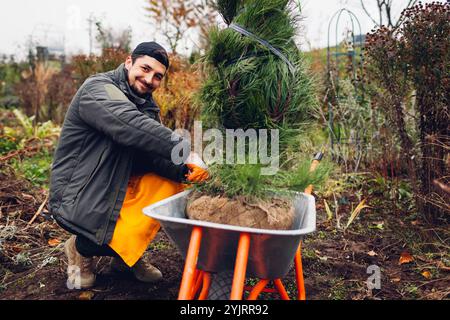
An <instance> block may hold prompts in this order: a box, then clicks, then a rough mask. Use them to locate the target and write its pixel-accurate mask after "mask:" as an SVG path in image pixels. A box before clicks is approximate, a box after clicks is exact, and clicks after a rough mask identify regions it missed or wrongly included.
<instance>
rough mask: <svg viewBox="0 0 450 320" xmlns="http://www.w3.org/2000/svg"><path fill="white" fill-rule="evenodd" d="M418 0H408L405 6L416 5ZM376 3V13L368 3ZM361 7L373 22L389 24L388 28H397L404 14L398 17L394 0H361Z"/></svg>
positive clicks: (380, 24)
mask: <svg viewBox="0 0 450 320" xmlns="http://www.w3.org/2000/svg"><path fill="white" fill-rule="evenodd" d="M417 1H418V0H408V2H407V3H406V5H405V6H403V8H409V7H412V6H414V5H415V4H416V3H417ZM374 2H375V3H376V5H377V10H376V13H374V12H373V11H374V10H370V9H368V8H367V4H368V3H374ZM360 3H361V7H362V9H363V10H364V12H365V13H366V15H367V16H368V17H369V18H370V19H371V20H372V22H373V23H374V24H375V26H377V27H381V26H387V27H388V28H397V27H398V26H399V25H400V23H401V20H402V16H400V18H398V19H396V17H395V13H394V8H393V3H394V0H360Z"/></svg>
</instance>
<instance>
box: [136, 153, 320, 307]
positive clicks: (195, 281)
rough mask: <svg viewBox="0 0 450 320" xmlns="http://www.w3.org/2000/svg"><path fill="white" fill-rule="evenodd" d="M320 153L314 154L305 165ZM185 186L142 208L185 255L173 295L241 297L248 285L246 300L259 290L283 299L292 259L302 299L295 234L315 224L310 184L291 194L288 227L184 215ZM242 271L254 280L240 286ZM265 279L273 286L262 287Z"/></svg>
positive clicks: (298, 244)
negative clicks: (270, 227) (290, 223)
mask: <svg viewBox="0 0 450 320" xmlns="http://www.w3.org/2000/svg"><path fill="white" fill-rule="evenodd" d="M321 157H322V155H321V154H318V155H316V157H315V159H314V160H313V163H312V165H311V170H314V169H315V167H316V166H317V164H318V163H319V161H320V159H321ZM191 191H192V190H187V191H184V192H181V193H178V194H176V195H174V196H171V197H169V198H167V199H164V200H162V201H159V202H157V203H154V204H152V205H150V206H148V207H146V208H144V209H143V212H144V214H145V215H147V216H150V217H152V218H153V219H156V220H158V221H159V222H160V224H161V226H162V228H163V229H164V231H165V232H166V234H167V235H168V237H169V238H170V239H171V240H172V241H173V242H174V243H175V245H176V247H177V248H178V250H179V251H180V252H181V254H182V256H183V257H184V258H185V265H184V271H183V277H182V280H181V286H180V291H179V295H178V299H180V300H190V299H194V298H198V299H199V300H204V299H207V298H208V295H209V294H211V295H212V296H213V297H212V298H215V299H227V298H230V299H231V300H241V299H242V298H243V296H244V291H250V293H249V295H248V297H247V299H249V300H255V299H257V297H258V296H259V295H260V293H261V292H278V293H279V294H280V296H281V298H282V299H284V300H289V299H290V297H289V295H288V293H287V291H286V289H285V287H284V285H283V283H282V281H281V279H282V278H283V277H284V276H286V274H287V273H288V272H289V270H290V268H291V266H292V263H293V262H294V265H295V273H296V282H297V299H299V300H304V299H305V297H306V295H305V286H304V281H303V269H302V260H301V240H302V239H303V237H304V236H305V235H307V234H309V233H312V232H314V231H315V229H316V208H315V199H314V197H313V196H311V192H312V186H309V187H308V188H307V189H306V190H305V192H304V193H302V192H297V193H294V194H293V197H292V198H293V204H294V212H295V218H294V223H293V227H292V229H291V230H268V229H255V228H246V227H239V226H232V225H225V224H219V223H212V222H206V221H198V220H192V219H189V218H187V216H186V213H185V211H186V206H187V201H188V196H189V194H190V192H191ZM232 270H234V271H232ZM247 277H251V278H258V279H260V280H259V282H258V283H257V284H256V285H255V286H254V287H245V280H246V278H247ZM270 281H273V284H274V287H275V288H266V286H267V285H268V283H269V282H270ZM230 284H231V288H230ZM210 289H211V292H210ZM209 298H211V297H209Z"/></svg>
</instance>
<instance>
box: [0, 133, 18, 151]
mask: <svg viewBox="0 0 450 320" xmlns="http://www.w3.org/2000/svg"><path fill="white" fill-rule="evenodd" d="M18 148H19V143H18V141H17V139H15V138H14V137H9V136H0V155H2V154H6V153H8V152H10V151H13V150H17V149H18Z"/></svg>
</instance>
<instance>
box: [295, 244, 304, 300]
mask: <svg viewBox="0 0 450 320" xmlns="http://www.w3.org/2000/svg"><path fill="white" fill-rule="evenodd" d="M301 250H302V242H301V241H300V244H299V245H298V248H297V252H296V253H295V274H296V277H297V290H298V296H297V299H298V300H306V293H305V282H304V279H303V265H302V253H301Z"/></svg>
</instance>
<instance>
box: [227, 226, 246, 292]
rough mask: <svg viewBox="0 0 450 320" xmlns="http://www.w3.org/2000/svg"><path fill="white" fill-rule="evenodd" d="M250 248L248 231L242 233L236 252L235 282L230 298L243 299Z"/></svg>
mask: <svg viewBox="0 0 450 320" xmlns="http://www.w3.org/2000/svg"><path fill="white" fill-rule="evenodd" d="M249 249H250V235H249V234H248V233H241V235H240V237H239V244H238V249H237V254H236V264H235V266H234V277H233V284H232V286H231V295H230V300H242V295H243V293H244V284H245V274H246V271H247V261H248V251H249Z"/></svg>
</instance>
